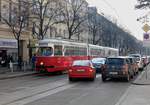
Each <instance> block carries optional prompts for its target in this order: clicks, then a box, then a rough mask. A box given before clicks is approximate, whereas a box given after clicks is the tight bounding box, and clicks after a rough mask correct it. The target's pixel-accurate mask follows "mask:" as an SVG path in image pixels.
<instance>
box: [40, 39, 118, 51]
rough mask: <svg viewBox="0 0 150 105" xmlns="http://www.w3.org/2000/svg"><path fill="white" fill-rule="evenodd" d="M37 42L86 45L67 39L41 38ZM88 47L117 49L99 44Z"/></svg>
mask: <svg viewBox="0 0 150 105" xmlns="http://www.w3.org/2000/svg"><path fill="white" fill-rule="evenodd" d="M39 43H54V44H61V45H62V44H63V45H80V46H87V43H81V42H73V41H70V40H69V41H68V40H64V39H63V40H62V39H43V40H40V41H39ZM89 46H90V47H95V48H96V47H97V48H102V49H111V50H118V49H116V48H111V47H105V46H99V45H92V44H89Z"/></svg>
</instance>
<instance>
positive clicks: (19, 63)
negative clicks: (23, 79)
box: [18, 56, 22, 70]
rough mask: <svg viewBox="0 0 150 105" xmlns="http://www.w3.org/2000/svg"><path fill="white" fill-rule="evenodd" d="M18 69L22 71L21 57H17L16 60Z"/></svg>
mask: <svg viewBox="0 0 150 105" xmlns="http://www.w3.org/2000/svg"><path fill="white" fill-rule="evenodd" d="M18 69H19V70H22V57H21V56H19V58H18Z"/></svg>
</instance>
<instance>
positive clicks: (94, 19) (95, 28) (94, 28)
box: [88, 7, 101, 45]
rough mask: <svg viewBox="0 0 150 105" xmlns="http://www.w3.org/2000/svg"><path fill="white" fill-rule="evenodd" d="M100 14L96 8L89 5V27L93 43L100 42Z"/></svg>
mask: <svg viewBox="0 0 150 105" xmlns="http://www.w3.org/2000/svg"><path fill="white" fill-rule="evenodd" d="M99 18H101V17H100V15H99V14H98V13H97V10H96V8H94V7H89V10H88V28H89V34H90V35H92V43H93V44H95V45H96V44H98V42H99V40H100V35H99V30H100V29H101V24H100V22H101V21H100V19H99Z"/></svg>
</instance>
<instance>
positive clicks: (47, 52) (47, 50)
mask: <svg viewBox="0 0 150 105" xmlns="http://www.w3.org/2000/svg"><path fill="white" fill-rule="evenodd" d="M52 54H53V49H52V48H51V47H41V48H39V50H38V55H41V56H51V55H52Z"/></svg>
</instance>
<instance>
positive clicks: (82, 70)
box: [77, 69, 85, 72]
mask: <svg viewBox="0 0 150 105" xmlns="http://www.w3.org/2000/svg"><path fill="white" fill-rule="evenodd" d="M77 71H78V72H84V71H85V70H84V69H80V70H77Z"/></svg>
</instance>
